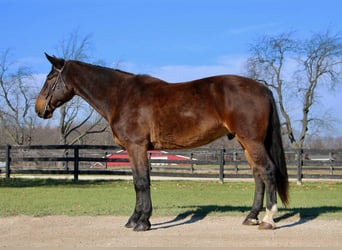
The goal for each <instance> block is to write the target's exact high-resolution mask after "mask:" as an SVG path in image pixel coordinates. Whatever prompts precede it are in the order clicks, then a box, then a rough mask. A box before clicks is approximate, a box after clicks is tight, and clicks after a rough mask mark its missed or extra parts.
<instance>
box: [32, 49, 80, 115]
mask: <svg viewBox="0 0 342 250" xmlns="http://www.w3.org/2000/svg"><path fill="white" fill-rule="evenodd" d="M45 55H46V58H47V59H48V60H49V61H50V63H51V64H52V69H51V71H50V73H49V74H48V75H47V77H46V81H45V83H44V85H43V88H42V89H41V91H40V93H39V95H38V97H37V100H36V106H35V107H36V112H37V114H38V116H39V117H41V118H44V119H49V118H51V117H52V114H53V111H54V110H55V109H56V108H58V107H60V106H61V105H63V104H64V103H66V102H67V101H69V100H70V99H71V98H72V97H73V96H74V91H73V88H72V87H71V86H69V85H68V84H67V79H66V72H65V71H66V70H65V67H66V62H65V60H64V59H60V58H56V57H52V56H49V55H48V54H46V53H45Z"/></svg>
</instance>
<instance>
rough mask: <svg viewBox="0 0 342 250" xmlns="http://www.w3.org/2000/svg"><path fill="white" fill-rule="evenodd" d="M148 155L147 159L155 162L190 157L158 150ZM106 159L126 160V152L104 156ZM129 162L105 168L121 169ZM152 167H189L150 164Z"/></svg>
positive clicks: (114, 163) (121, 151)
mask: <svg viewBox="0 0 342 250" xmlns="http://www.w3.org/2000/svg"><path fill="white" fill-rule="evenodd" d="M147 153H148V154H149V156H148V157H149V159H157V160H178V161H179V160H180V161H181V160H183V161H185V160H190V157H187V156H183V155H174V154H170V153H168V152H165V151H160V150H150V151H148V152H147ZM106 157H107V158H109V159H118V160H119V159H125V160H128V154H127V151H126V150H120V151H118V152H117V153H115V154H108V155H106ZM130 165H131V163H130V162H120V161H117V162H107V167H108V168H113V167H122V166H130ZM153 165H157V166H169V165H181V166H189V164H184V163H180V164H177V163H152V166H153Z"/></svg>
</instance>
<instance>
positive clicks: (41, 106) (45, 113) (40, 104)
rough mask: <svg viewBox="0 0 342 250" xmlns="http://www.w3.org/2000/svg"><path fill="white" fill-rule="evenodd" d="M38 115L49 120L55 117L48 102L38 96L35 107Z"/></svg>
mask: <svg viewBox="0 0 342 250" xmlns="http://www.w3.org/2000/svg"><path fill="white" fill-rule="evenodd" d="M35 109H36V113H37V115H38V116H39V117H40V118H43V119H49V118H51V117H52V115H53V109H51V107H50V106H49V105H48V103H47V100H46V99H45V98H44V97H42V96H38V98H37V100H36V105H35Z"/></svg>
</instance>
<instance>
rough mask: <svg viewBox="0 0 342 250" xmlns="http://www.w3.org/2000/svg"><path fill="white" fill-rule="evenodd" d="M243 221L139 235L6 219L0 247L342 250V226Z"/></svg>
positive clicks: (97, 220)
mask: <svg viewBox="0 0 342 250" xmlns="http://www.w3.org/2000/svg"><path fill="white" fill-rule="evenodd" d="M242 219H243V218H240V217H232V216H206V217H205V218H201V219H199V218H191V217H187V218H182V219H177V218H174V217H152V218H151V223H152V230H150V231H147V232H139V233H137V232H133V231H132V230H131V229H127V228H125V227H124V226H123V225H124V224H125V222H126V220H127V218H126V217H117V216H96V217H91V216H76V217H68V216H46V217H30V216H16V217H3V218H0V247H265V246H267V247H292V246H295V247H319V246H322V247H342V220H341V219H320V218H315V219H313V220H303V219H300V218H299V217H296V216H293V217H291V218H287V219H285V220H281V221H278V222H277V229H276V230H271V231H262V230H258V229H257V227H254V226H243V225H242V224H241V222H242Z"/></svg>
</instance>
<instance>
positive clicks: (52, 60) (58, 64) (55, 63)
mask: <svg viewBox="0 0 342 250" xmlns="http://www.w3.org/2000/svg"><path fill="white" fill-rule="evenodd" d="M45 56H46V58H47V59H48V60H49V62H50V63H51V64H52V65H53V66H55V67H56V68H57V69H61V68H63V66H64V64H65V60H64V59H62V58H57V57H55V56H50V55H48V54H47V53H45Z"/></svg>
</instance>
